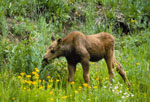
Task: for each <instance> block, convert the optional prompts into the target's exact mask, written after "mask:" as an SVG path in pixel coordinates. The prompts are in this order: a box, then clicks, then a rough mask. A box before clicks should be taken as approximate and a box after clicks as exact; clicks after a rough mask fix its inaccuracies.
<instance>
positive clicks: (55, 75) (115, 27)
mask: <svg viewBox="0 0 150 102" xmlns="http://www.w3.org/2000/svg"><path fill="white" fill-rule="evenodd" d="M149 5H150V1H149V0H0V102H9V101H14V102H35V101H37V102H49V101H60V102H61V101H66V102H72V101H75V102H76V101H77V102H80V101H85V102H87V101H91V102H93V101H94V102H95V101H96V102H105V101H106V102H109V101H110V102H126V101H129V102H130V101H131V102H141V101H142V102H149V101H150V98H149V96H150V80H149V79H150V74H149V73H150V66H149V64H150V52H149V51H150V47H149V44H150V27H149V26H150V22H149V21H150V7H149ZM74 30H79V31H81V32H83V33H85V34H94V33H98V32H109V33H111V34H112V35H114V36H115V38H116V45H115V46H116V50H115V54H116V56H117V59H118V60H119V61H120V63H121V64H122V66H123V67H124V70H125V71H126V73H127V76H128V78H129V80H130V82H131V84H132V85H131V88H130V90H129V88H128V87H127V85H126V84H125V83H124V82H123V80H122V79H121V77H120V76H119V75H118V74H117V73H116V71H115V72H114V74H115V78H114V83H113V85H111V84H110V83H109V80H108V77H109V76H108V70H107V67H106V64H105V62H104V60H102V61H100V62H98V63H90V67H91V71H90V75H91V76H90V80H91V85H90V86H87V84H86V83H84V81H83V77H82V67H81V65H80V64H78V66H77V72H76V74H75V81H74V82H72V83H70V84H72V87H70V84H69V83H68V82H67V76H68V71H67V65H66V60H65V58H60V59H56V60H53V61H51V62H50V63H49V64H48V65H47V66H45V67H42V58H43V55H44V53H45V51H46V49H47V47H48V46H49V45H50V44H51V40H50V37H51V34H52V33H53V32H54V34H55V36H56V37H57V38H59V37H63V36H65V35H67V34H68V33H69V32H71V31H74ZM41 69H42V72H41V73H40V72H39V71H40V70H41Z"/></svg>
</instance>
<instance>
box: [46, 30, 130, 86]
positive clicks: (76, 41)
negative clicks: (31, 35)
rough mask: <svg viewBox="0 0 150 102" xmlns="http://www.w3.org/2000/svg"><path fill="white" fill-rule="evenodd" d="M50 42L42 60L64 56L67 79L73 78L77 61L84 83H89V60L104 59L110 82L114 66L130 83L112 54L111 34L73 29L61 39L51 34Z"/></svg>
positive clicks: (112, 40) (112, 39) (112, 42)
mask: <svg viewBox="0 0 150 102" xmlns="http://www.w3.org/2000/svg"><path fill="white" fill-rule="evenodd" d="M51 39H52V44H51V46H50V47H49V48H48V50H47V52H46V53H45V56H44V61H45V62H47V61H48V60H51V59H54V58H58V57H61V56H64V57H66V59H67V63H68V70H69V77H68V81H69V82H71V81H73V80H74V74H75V71H76V65H77V63H78V62H80V63H81V64H82V67H83V77H84V80H85V82H86V83H89V81H90V78H89V70H90V68H89V61H94V62H96V61H99V60H101V59H102V58H104V59H105V61H106V63H107V67H108V71H109V75H110V82H111V83H112V78H113V76H114V75H113V68H114V67H116V68H117V71H118V73H119V74H120V75H121V77H122V78H123V79H124V81H126V82H127V84H128V86H130V83H129V81H128V79H127V77H126V73H125V72H124V70H123V68H122V67H121V65H120V63H119V62H118V61H117V60H116V59H115V55H114V38H113V36H112V35H110V34H108V33H105V32H102V33H99V34H94V35H84V34H83V33H81V32H78V31H74V32H72V33H70V34H68V35H67V36H66V37H64V38H63V39H58V40H55V38H54V36H52V38H51Z"/></svg>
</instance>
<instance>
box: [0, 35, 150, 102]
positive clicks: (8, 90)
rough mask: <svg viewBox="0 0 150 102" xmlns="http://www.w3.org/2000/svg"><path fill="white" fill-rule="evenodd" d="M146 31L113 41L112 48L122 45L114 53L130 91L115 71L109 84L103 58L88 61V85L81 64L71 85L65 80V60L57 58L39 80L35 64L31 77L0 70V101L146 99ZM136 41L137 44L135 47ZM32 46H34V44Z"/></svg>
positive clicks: (147, 84) (149, 76) (148, 87)
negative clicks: (128, 82) (94, 61)
mask: <svg viewBox="0 0 150 102" xmlns="http://www.w3.org/2000/svg"><path fill="white" fill-rule="evenodd" d="M149 34H150V33H145V34H143V35H142V36H143V38H141V37H140V36H139V35H133V36H126V37H121V38H120V39H119V38H117V39H116V41H117V43H118V41H120V42H121V43H120V45H117V46H116V49H117V47H118V48H119V47H120V46H121V47H122V48H121V49H119V50H116V56H117V59H118V60H119V61H120V62H121V63H122V65H123V67H124V70H125V71H126V73H127V76H128V78H129V81H130V82H131V88H130V90H129V89H128V87H127V85H126V84H125V83H124V82H123V79H122V78H121V77H120V76H119V74H118V73H117V72H116V71H115V72H114V74H115V77H114V83H113V85H111V84H110V83H109V79H108V77H109V76H108V70H107V67H106V64H105V62H104V60H102V61H100V62H98V63H93V62H92V63H90V68H91V70H90V79H91V84H90V87H87V86H86V84H84V81H83V77H82V67H81V65H80V64H79V65H78V66H77V72H76V74H75V81H74V83H72V87H71V86H70V84H69V83H68V82H67V75H68V73H66V72H67V68H66V67H67V66H66V60H65V59H63V58H61V59H60V60H59V62H58V61H57V60H55V61H54V62H53V64H50V65H48V66H47V67H46V68H45V71H46V72H47V70H49V72H48V73H45V77H44V80H43V79H39V75H38V74H39V72H38V71H37V72H36V70H34V68H35V67H32V68H33V70H32V71H33V72H34V74H33V73H31V74H30V75H31V76H32V78H30V77H29V78H27V76H26V75H24V76H21V75H20V74H13V73H12V72H11V70H8V71H4V72H3V73H0V92H1V93H0V101H1V102H8V101H15V102H22V101H23V102H33V101H38V102H42V101H45V102H49V101H65V102H70V101H75V102H78V101H79V102H80V101H91V102H93V101H94V102H101V101H102V102H112V101H113V102H116V101H121V102H122V101H123V102H126V101H129V102H130V101H131V102H134V101H136V102H137V101H143V102H148V101H149V95H150V86H149V85H150V81H149V78H150V75H149V72H150V67H149V62H150V60H149V58H150V53H149V50H150V48H149V43H150V42H149V41H148V40H145V39H146V38H147V37H148V38H150V36H149ZM144 38H145V39H144ZM148 38H147V39H148ZM118 39H119V40H118ZM126 40H128V41H126ZM133 40H135V41H133ZM143 41H144V42H146V43H144V42H143ZM138 42H139V43H138ZM140 42H143V43H140ZM137 43H138V44H139V45H138V46H136V45H137ZM32 46H33V48H34V44H33V45H32ZM35 46H36V45H35ZM32 57H33V56H32ZM16 67H17V66H16ZM35 72H36V74H35ZM28 75H29V74H28ZM18 76H19V77H18ZM48 76H49V77H48ZM39 80H40V81H39ZM34 82H35V83H36V84H34Z"/></svg>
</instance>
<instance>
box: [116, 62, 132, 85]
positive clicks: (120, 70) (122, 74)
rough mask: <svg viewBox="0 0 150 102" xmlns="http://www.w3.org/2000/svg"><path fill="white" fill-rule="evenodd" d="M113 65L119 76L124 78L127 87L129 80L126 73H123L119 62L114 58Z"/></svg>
mask: <svg viewBox="0 0 150 102" xmlns="http://www.w3.org/2000/svg"><path fill="white" fill-rule="evenodd" d="M113 67H116V68H117V72H118V73H119V74H120V76H121V77H122V78H123V80H124V81H125V82H127V84H128V87H130V82H129V80H128V78H127V76H126V73H125V71H124V70H123V68H122V66H121V64H120V63H119V62H118V61H117V60H114V62H113Z"/></svg>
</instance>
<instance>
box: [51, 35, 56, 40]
mask: <svg viewBox="0 0 150 102" xmlns="http://www.w3.org/2000/svg"><path fill="white" fill-rule="evenodd" d="M51 40H52V41H55V36H54V33H52V36H51Z"/></svg>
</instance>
